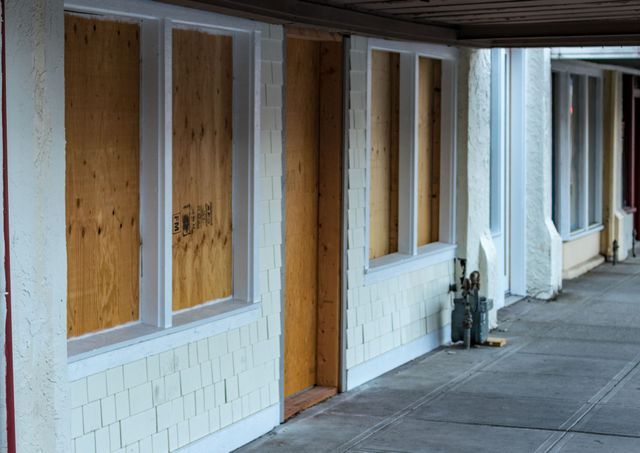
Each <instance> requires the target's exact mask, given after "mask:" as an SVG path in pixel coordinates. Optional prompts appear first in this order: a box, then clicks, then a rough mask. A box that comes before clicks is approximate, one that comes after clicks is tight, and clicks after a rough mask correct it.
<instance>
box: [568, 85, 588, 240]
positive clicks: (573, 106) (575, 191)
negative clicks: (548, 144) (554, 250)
mask: <svg viewBox="0 0 640 453" xmlns="http://www.w3.org/2000/svg"><path fill="white" fill-rule="evenodd" d="M581 83H582V81H581V78H580V76H577V75H575V74H572V75H571V77H570V79H569V137H570V138H571V177H570V180H569V196H570V200H569V203H570V207H571V217H570V218H571V231H572V232H573V231H576V230H579V229H580V227H581V222H580V205H581V201H582V196H583V194H582V193H581V192H582V191H581V188H582V187H583V186H584V184H583V181H582V179H583V178H582V163H583V160H582V159H583V149H582V147H581V139H580V135H581V133H582V128H581V127H580V112H581V110H582V109H583V106H582V105H581V99H580V85H581Z"/></svg>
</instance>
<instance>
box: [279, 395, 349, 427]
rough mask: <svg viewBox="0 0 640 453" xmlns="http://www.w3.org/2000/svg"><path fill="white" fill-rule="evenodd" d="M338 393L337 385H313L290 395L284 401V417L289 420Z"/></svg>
mask: <svg viewBox="0 0 640 453" xmlns="http://www.w3.org/2000/svg"><path fill="white" fill-rule="evenodd" d="M337 393H338V389H337V388H335V387H313V388H312V389H309V390H307V391H306V392H300V393H297V394H295V395H292V396H290V397H288V398H287V399H286V400H285V402H284V407H285V409H284V419H285V420H288V419H290V418H291V417H293V416H294V415H296V414H299V413H300V412H302V411H304V410H305V409H309V408H310V407H312V406H315V405H316V404H319V403H321V402H323V401H325V400H327V399H329V398H331V397H332V396H335V395H336V394H337Z"/></svg>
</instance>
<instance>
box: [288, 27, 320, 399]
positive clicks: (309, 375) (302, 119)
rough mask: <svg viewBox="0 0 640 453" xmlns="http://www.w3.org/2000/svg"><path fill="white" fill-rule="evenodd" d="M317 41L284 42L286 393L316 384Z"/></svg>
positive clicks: (289, 39)
mask: <svg viewBox="0 0 640 453" xmlns="http://www.w3.org/2000/svg"><path fill="white" fill-rule="evenodd" d="M319 57H320V54H319V43H318V42H313V41H307V40H301V39H294V38H287V40H286V80H287V91H286V152H285V155H286V157H285V168H286V172H285V308H284V310H285V314H284V319H285V360H284V362H285V366H284V377H285V384H284V394H285V396H289V395H292V394H294V393H297V392H299V391H301V390H304V389H306V388H308V387H311V386H313V385H314V384H315V381H316V335H315V333H316V330H317V291H318V287H317V275H318V274H317V266H318V262H317V256H318V248H317V247H318V143H319V128H318V122H319V98H318V87H319V74H320V72H319V63H320V61H319Z"/></svg>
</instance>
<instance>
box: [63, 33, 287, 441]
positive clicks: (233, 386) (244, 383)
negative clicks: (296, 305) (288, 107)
mask: <svg viewBox="0 0 640 453" xmlns="http://www.w3.org/2000/svg"><path fill="white" fill-rule="evenodd" d="M261 32H262V42H261V52H262V56H261V89H260V92H261V118H260V124H261V137H259V140H261V142H260V143H261V161H260V163H259V166H260V171H261V178H260V181H259V184H260V196H261V200H260V206H261V209H260V219H259V226H258V228H259V229H260V230H259V231H260V234H259V240H260V259H259V262H260V294H261V302H260V309H259V314H258V315H257V316H256V319H253V320H250V321H249V322H247V323H246V324H244V325H241V326H237V327H233V328H229V329H228V330H226V331H223V332H222V333H220V334H217V335H214V336H211V337H207V338H202V339H200V340H198V341H190V342H185V343H184V344H177V345H174V346H173V347H170V348H167V349H166V350H165V351H162V352H159V353H154V354H151V355H148V356H147V357H143V358H141V359H138V360H135V361H131V362H129V363H125V364H123V365H121V366H117V367H113V368H109V369H106V370H104V371H101V372H98V373H95V374H92V375H89V376H86V377H85V376H83V377H82V378H80V379H76V380H74V381H73V382H71V435H72V438H73V443H72V444H71V448H70V450H60V451H71V452H76V453H93V452H94V451H96V452H98V451H99V452H102V451H105V452H106V451H110V452H119V451H124V450H126V451H153V452H167V451H177V450H180V451H218V449H220V450H221V451H224V450H227V449H235V448H237V447H239V446H241V445H242V444H243V443H246V442H249V441H251V440H253V438H255V437H258V436H259V435H261V434H264V433H265V432H267V431H269V430H270V429H271V428H273V427H274V426H276V425H277V424H279V422H280V379H281V367H280V354H281V353H280V351H281V346H280V338H281V334H282V324H281V301H282V291H281V290H282V276H281V270H282V250H281V247H282V240H283V235H282V219H283V215H282V170H283V169H282V166H283V164H282V149H283V148H282V105H283V98H282V86H283V72H282V71H283V28H282V27H281V26H276V25H267V24H263V25H261Z"/></svg>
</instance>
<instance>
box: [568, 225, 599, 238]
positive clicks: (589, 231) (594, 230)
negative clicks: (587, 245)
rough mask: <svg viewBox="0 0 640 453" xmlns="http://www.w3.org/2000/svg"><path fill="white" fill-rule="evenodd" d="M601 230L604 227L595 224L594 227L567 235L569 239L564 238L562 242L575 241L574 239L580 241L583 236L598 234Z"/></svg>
mask: <svg viewBox="0 0 640 453" xmlns="http://www.w3.org/2000/svg"><path fill="white" fill-rule="evenodd" d="M602 230H604V225H602V224H595V225H592V226H590V227H589V228H583V229H582V230H577V231H576V232H574V233H571V234H569V237H568V238H564V239H563V241H564V242H571V241H575V240H576V239H581V238H583V237H585V236H589V235H591V234H595V233H599V232H600V231H602Z"/></svg>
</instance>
